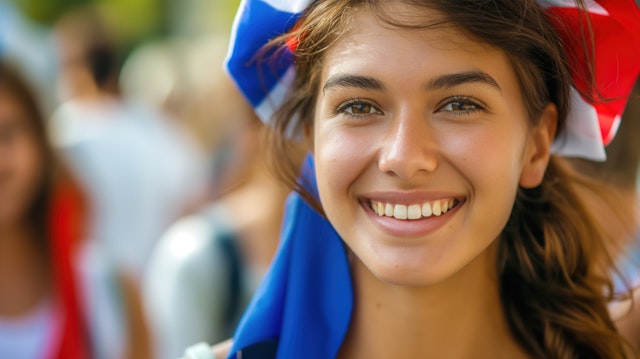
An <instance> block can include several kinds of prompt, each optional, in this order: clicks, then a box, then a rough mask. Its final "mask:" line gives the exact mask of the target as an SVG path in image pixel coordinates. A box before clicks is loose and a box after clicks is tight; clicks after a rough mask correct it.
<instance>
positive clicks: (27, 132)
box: [0, 88, 42, 229]
mask: <svg viewBox="0 0 640 359" xmlns="http://www.w3.org/2000/svg"><path fill="white" fill-rule="evenodd" d="M27 116H28V114H27V112H26V111H25V109H24V108H23V106H22V105H21V102H20V101H18V100H17V99H16V97H15V96H13V95H12V94H10V93H8V92H7V90H6V89H3V88H0V229H2V228H6V227H7V226H12V225H15V224H16V222H17V221H20V220H22V219H23V218H24V216H25V215H26V211H27V210H28V207H29V206H30V204H31V201H32V200H33V197H34V195H35V191H36V188H37V186H38V184H39V180H40V177H41V162H42V158H41V150H40V148H39V145H38V142H37V139H36V135H35V129H34V128H33V126H32V124H31V122H30V121H29V119H28V117H27Z"/></svg>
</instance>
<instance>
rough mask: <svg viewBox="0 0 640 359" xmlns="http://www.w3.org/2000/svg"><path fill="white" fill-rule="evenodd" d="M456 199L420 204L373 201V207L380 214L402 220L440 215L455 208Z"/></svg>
mask: <svg viewBox="0 0 640 359" xmlns="http://www.w3.org/2000/svg"><path fill="white" fill-rule="evenodd" d="M454 204H455V200H453V199H451V200H437V201H433V202H431V203H429V202H425V203H423V204H422V205H420V204H411V205H405V204H396V205H394V204H391V203H383V202H378V201H371V204H370V206H371V209H372V210H373V212H374V213H375V214H377V215H378V216H385V217H394V218H396V219H401V220H406V219H409V220H412V219H420V218H425V217H431V216H440V215H442V214H444V213H447V212H448V211H449V210H451V209H453V207H454Z"/></svg>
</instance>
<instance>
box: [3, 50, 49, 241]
mask: <svg viewBox="0 0 640 359" xmlns="http://www.w3.org/2000/svg"><path fill="white" fill-rule="evenodd" d="M0 91H1V92H0V93H1V94H2V96H11V98H12V100H14V101H16V102H17V103H19V104H20V106H21V107H22V108H23V109H24V111H25V112H26V119H27V120H28V121H29V127H30V131H32V133H33V136H35V138H36V143H37V144H38V146H39V152H40V156H41V163H42V165H43V166H44V168H43V170H42V171H41V172H40V173H41V175H42V177H41V178H40V182H39V184H38V187H37V189H36V195H35V196H34V198H33V202H32V203H31V206H29V208H28V212H27V213H26V219H27V221H28V223H29V224H30V225H31V226H33V228H35V229H36V230H37V231H38V233H37V240H38V241H39V242H38V244H39V246H41V248H42V249H43V250H44V251H47V250H48V244H47V243H48V241H47V238H48V233H47V226H48V223H47V219H48V217H47V215H48V213H47V212H48V210H49V203H50V200H51V191H52V188H51V187H52V186H51V184H52V181H53V177H54V166H53V150H52V148H51V147H50V145H49V139H48V135H47V130H46V123H45V119H44V116H43V114H42V112H41V109H40V106H39V104H38V102H37V97H36V95H35V93H34V91H33V90H32V89H31V88H30V87H29V85H28V83H27V81H26V80H25V79H24V78H23V77H22V75H21V73H20V72H19V71H18V70H17V68H15V67H14V66H12V65H11V64H9V63H7V62H4V61H0Z"/></svg>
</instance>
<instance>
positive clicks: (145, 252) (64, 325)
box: [0, 0, 287, 359]
mask: <svg viewBox="0 0 640 359" xmlns="http://www.w3.org/2000/svg"><path fill="white" fill-rule="evenodd" d="M69 3H72V2H69ZM76 3H78V4H77V5H74V6H68V7H67V8H65V10H64V11H60V12H59V14H57V15H56V16H55V17H53V18H52V19H51V21H50V22H49V23H43V22H41V21H37V19H34V18H33V16H31V15H30V14H29V12H28V11H25V8H24V7H21V6H18V5H17V2H11V1H3V0H0V357H2V358H15V359H20V358H25V359H27V358H65V359H67V358H68V359H72V358H103V359H121V358H122V359H129V358H131V359H132V358H136V359H151V358H178V357H180V356H181V354H182V353H183V351H184V349H185V348H186V347H187V346H189V345H191V344H193V343H196V342H198V341H208V342H216V341H219V340H222V339H225V338H227V337H228V336H229V335H230V334H231V333H232V330H233V327H234V326H235V323H236V321H237V320H238V318H239V315H240V314H241V312H242V310H243V308H244V305H245V304H246V302H247V300H248V298H249V297H250V295H251V293H252V292H253V290H254V289H255V287H256V286H257V283H258V282H259V279H260V278H261V276H262V275H263V273H264V272H265V270H266V268H267V267H268V265H269V262H270V260H271V257H272V255H273V254H274V252H275V250H276V248H277V239H278V234H279V231H280V222H281V216H282V208H283V205H284V200H285V197H286V195H287V190H286V189H285V188H284V187H283V186H282V185H281V184H280V183H279V182H278V180H277V179H276V178H274V176H273V175H272V174H271V172H270V171H269V169H268V165H267V151H265V148H264V144H263V137H264V135H265V134H264V132H265V131H266V129H265V128H264V127H263V125H262V124H261V123H260V121H259V120H257V119H256V118H255V116H254V115H253V112H252V110H251V108H250V106H248V105H247V104H246V103H245V102H244V100H243V99H242V98H241V96H240V95H239V93H238V92H237V91H236V89H235V87H234V86H233V85H232V83H231V81H230V80H229V78H228V77H227V75H226V74H225V73H224V71H223V66H222V63H223V60H224V56H225V53H226V48H227V41H228V37H229V34H228V29H230V27H231V16H232V15H233V9H234V8H235V7H236V6H237V2H233V1H214V2H197V1H189V2H178V1H175V2H164V5H163V6H164V7H166V9H165V12H166V13H167V14H171V16H170V18H168V19H166V24H165V26H164V29H163V31H160V32H156V33H153V34H152V35H153V36H149V32H147V33H146V35H145V36H140V37H138V38H135V37H134V38H131V37H130V38H129V39H128V41H123V40H122V35H121V33H122V27H123V26H126V24H123V23H122V18H131V17H130V16H129V17H127V16H125V15H127V14H122V18H119V17H118V16H113V11H112V12H111V13H110V12H109V11H107V10H108V8H107V7H105V6H104V3H105V2H104V1H103V2H97V1H96V2H93V1H84V2H76ZM229 9H231V11H230V10H229ZM167 17H169V15H167ZM114 19H119V21H114ZM203 24H206V25H207V26H204V25H203Z"/></svg>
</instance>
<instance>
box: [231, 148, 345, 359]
mask: <svg viewBox="0 0 640 359" xmlns="http://www.w3.org/2000/svg"><path fill="white" fill-rule="evenodd" d="M303 178H304V179H306V180H308V181H309V182H310V184H311V185H312V186H314V188H313V189H315V180H314V175H313V163H312V161H311V159H310V158H307V160H306V163H305V167H304V169H303ZM284 218H285V219H284V226H283V232H282V237H281V243H280V248H279V249H278V252H277V254H276V257H275V258H274V261H273V263H272V266H271V268H270V269H269V271H268V273H267V274H266V276H265V278H264V280H263V282H262V284H261V286H260V287H259V288H258V290H257V292H256V294H255V296H254V298H253V300H252V301H251V303H250V304H249V307H248V308H247V311H246V312H245V314H244V316H243V318H242V319H241V321H240V324H239V326H238V328H237V330H236V333H235V335H234V344H233V349H232V351H231V354H230V355H229V358H230V359H235V358H236V357H237V356H236V353H237V351H238V350H241V349H242V348H245V347H248V346H250V345H253V344H256V343H260V342H263V341H267V340H274V339H276V340H279V347H278V354H277V358H279V359H285V358H286V359H291V358H305V359H328V358H335V357H336V355H337V353H338V350H339V349H340V346H341V344H342V341H343V339H344V336H345V334H346V332H347V329H348V326H349V321H350V319H351V312H352V307H353V291H352V286H351V277H350V271H349V264H348V260H347V254H346V251H345V247H344V244H343V242H342V240H341V239H340V237H339V236H338V234H337V233H336V232H335V230H334V229H333V227H332V226H331V225H330V224H329V222H328V221H327V220H325V219H324V218H323V217H322V216H320V215H319V214H318V213H317V212H316V211H315V210H313V209H312V208H311V207H309V205H308V204H307V203H306V202H305V201H304V200H303V199H302V198H301V197H300V196H299V195H297V194H292V195H291V196H290V197H289V199H288V201H287V207H286V212H285V217H284Z"/></svg>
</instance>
